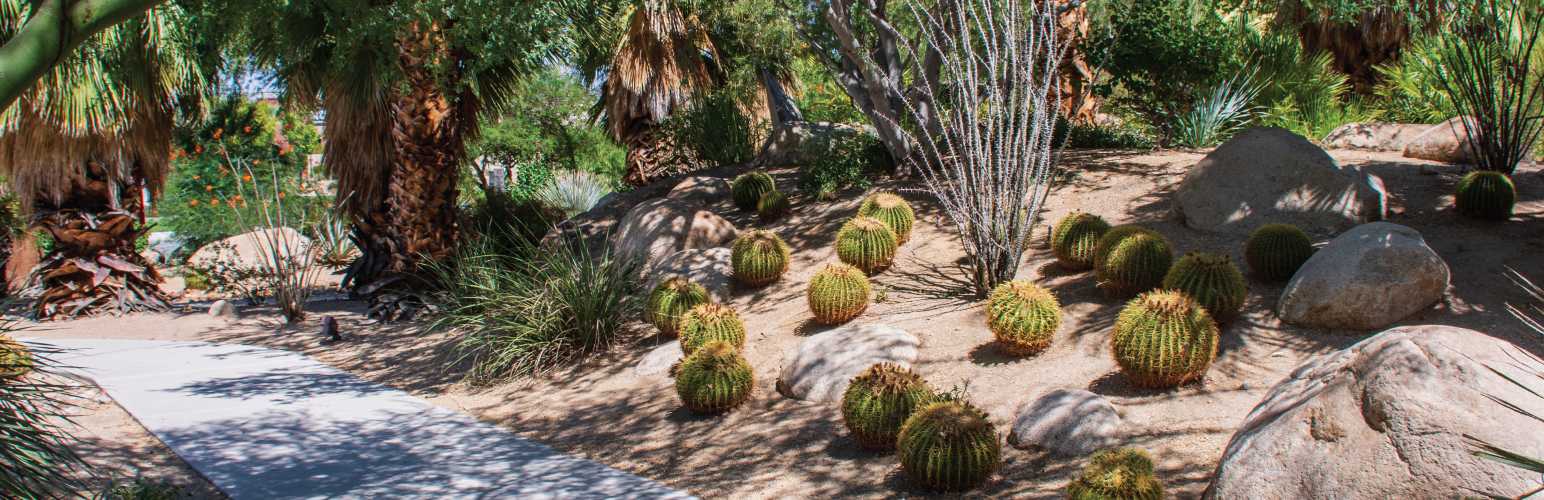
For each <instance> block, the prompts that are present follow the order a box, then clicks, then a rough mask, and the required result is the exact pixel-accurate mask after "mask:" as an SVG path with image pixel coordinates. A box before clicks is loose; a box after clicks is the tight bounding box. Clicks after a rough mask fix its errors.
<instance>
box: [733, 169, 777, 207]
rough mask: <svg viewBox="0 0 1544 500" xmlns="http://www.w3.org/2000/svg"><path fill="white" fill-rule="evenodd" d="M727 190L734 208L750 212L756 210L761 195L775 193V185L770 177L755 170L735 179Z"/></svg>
mask: <svg viewBox="0 0 1544 500" xmlns="http://www.w3.org/2000/svg"><path fill="white" fill-rule="evenodd" d="M729 190H730V194H731V195H732V196H733V197H734V205H735V206H737V207H740V210H746V211H751V210H755V209H756V203H758V202H760V201H761V195H764V194H767V193H770V192H773V191H777V183H776V182H773V180H772V176H771V175H767V173H766V172H764V171H761V170H757V171H754V172H748V173H745V174H741V175H740V176H739V177H735V178H734V182H733V183H731V184H730V187H729Z"/></svg>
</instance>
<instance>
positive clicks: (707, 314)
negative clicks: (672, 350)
mask: <svg viewBox="0 0 1544 500" xmlns="http://www.w3.org/2000/svg"><path fill="white" fill-rule="evenodd" d="M710 342H723V343H726V344H729V345H732V346H734V347H735V349H740V348H742V347H745V322H744V321H741V320H740V314H739V313H736V312H734V309H730V308H729V307H727V306H723V305H719V304H714V303H712V302H709V303H706V304H701V305H698V306H697V307H693V308H692V310H690V311H687V312H686V314H685V315H683V316H681V353H682V354H686V355H688V356H690V355H691V354H692V352H695V351H696V350H697V349H700V348H702V346H704V345H707V344H708V343H710Z"/></svg>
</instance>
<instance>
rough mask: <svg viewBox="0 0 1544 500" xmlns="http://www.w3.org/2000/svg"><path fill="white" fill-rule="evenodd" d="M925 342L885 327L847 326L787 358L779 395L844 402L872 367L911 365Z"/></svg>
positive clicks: (808, 342)
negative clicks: (853, 385)
mask: <svg viewBox="0 0 1544 500" xmlns="http://www.w3.org/2000/svg"><path fill="white" fill-rule="evenodd" d="M921 345H922V342H921V341H920V340H918V339H917V336H916V335H912V334H911V333H909V332H907V331H906V330H902V329H900V328H896V327H893V326H889V325H882V324H868V325H846V326H842V327H840V328H837V329H834V330H831V331H828V332H824V333H821V334H819V335H815V336H812V337H810V338H808V339H805V340H804V342H802V343H800V344H799V347H798V348H796V349H795V350H794V351H792V352H790V353H789V354H788V355H787V360H786V361H785V362H784V364H783V371H782V374H781V375H779V376H778V378H777V392H780V393H782V394H783V395H784V396H787V397H790V398H794V399H801V400H805V401H825V402H832V401H841V400H842V394H843V393H845V392H847V384H849V383H851V382H852V379H853V377H857V376H858V375H859V374H860V373H862V372H863V371H864V370H867V369H868V368H869V367H870V366H874V365H876V364H879V363H894V364H897V365H901V366H907V367H909V366H911V363H912V362H914V361H916V360H917V349H918V347H920V346H921Z"/></svg>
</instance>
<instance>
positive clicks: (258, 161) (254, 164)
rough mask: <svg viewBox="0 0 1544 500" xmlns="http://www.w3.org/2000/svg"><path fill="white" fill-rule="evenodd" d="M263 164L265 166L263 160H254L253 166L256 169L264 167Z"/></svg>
mask: <svg viewBox="0 0 1544 500" xmlns="http://www.w3.org/2000/svg"><path fill="white" fill-rule="evenodd" d="M262 164H263V160H252V166H254V167H255V166H258V165H262Z"/></svg>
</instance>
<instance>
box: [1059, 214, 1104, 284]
mask: <svg viewBox="0 0 1544 500" xmlns="http://www.w3.org/2000/svg"><path fill="white" fill-rule="evenodd" d="M1109 230H1110V223H1108V222H1105V221H1104V219H1101V218H1099V216H1097V215H1094V214H1090V213H1084V212H1075V213H1072V214H1070V215H1068V216H1066V217H1063V218H1062V220H1061V222H1057V223H1056V228H1054V229H1052V230H1051V253H1052V254H1055V255H1056V261H1057V262H1059V263H1061V265H1062V267H1064V268H1067V269H1071V270H1074V271H1078V270H1084V269H1091V268H1093V267H1094V248H1095V247H1097V246H1099V238H1100V237H1102V236H1104V233H1105V232H1108V231H1109Z"/></svg>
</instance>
